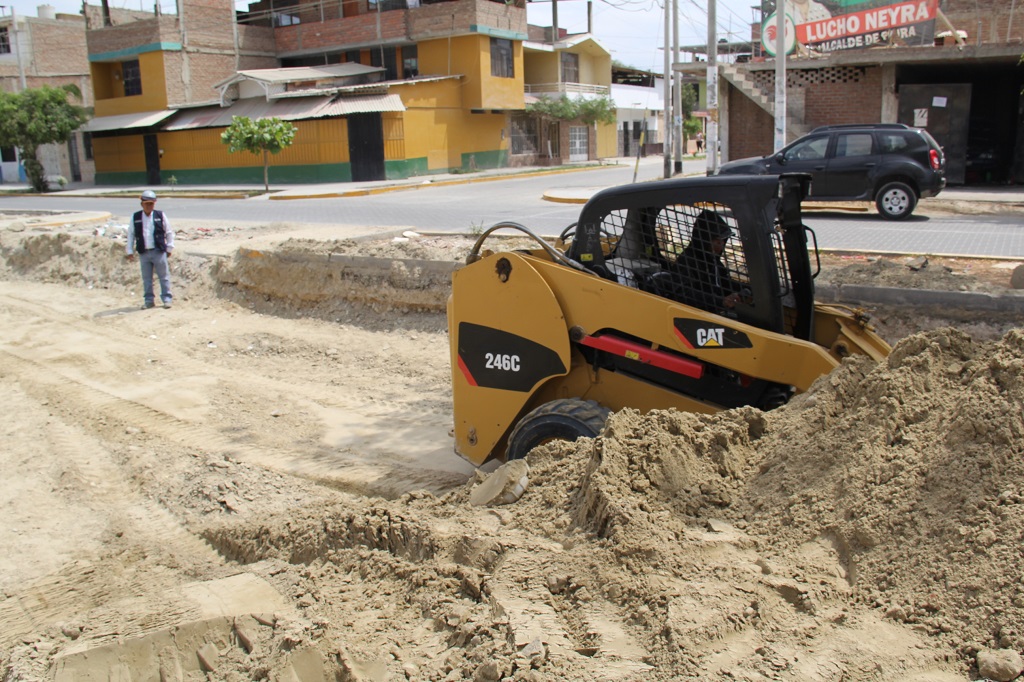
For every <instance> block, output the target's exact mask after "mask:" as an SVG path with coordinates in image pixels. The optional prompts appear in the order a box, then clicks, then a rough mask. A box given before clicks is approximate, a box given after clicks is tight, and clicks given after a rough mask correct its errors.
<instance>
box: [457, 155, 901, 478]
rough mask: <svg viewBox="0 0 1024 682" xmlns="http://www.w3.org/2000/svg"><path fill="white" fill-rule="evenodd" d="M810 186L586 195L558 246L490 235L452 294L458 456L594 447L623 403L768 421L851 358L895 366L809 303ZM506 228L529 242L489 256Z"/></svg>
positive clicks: (838, 315)
mask: <svg viewBox="0 0 1024 682" xmlns="http://www.w3.org/2000/svg"><path fill="white" fill-rule="evenodd" d="M809 185H810V178H809V176H806V175H781V176H716V177H701V178H690V179H678V180H664V181H659V182H651V183H641V184H633V185H626V186H622V187H615V188H611V189H606V190H604V191H602V192H600V193H598V194H596V195H594V197H593V198H591V199H590V201H588V202H587V203H586V205H585V206H584V207H583V210H582V211H581V213H580V217H579V220H578V221H577V222H576V223H574V224H573V225H570V226H569V227H568V228H566V230H565V231H564V232H563V233H562V234H561V235H560V236H559V238H558V239H557V240H552V241H551V242H549V241H546V240H545V239H542V238H541V237H539V236H537V235H535V234H534V233H533V232H531V231H530V230H529V229H527V228H526V227H523V226H522V225H518V224H515V223H499V224H497V225H494V226H493V227H491V228H489V229H488V230H486V231H485V232H484V233H483V234H482V235H481V236H480V238H479V239H478V240H477V242H476V244H475V245H474V246H473V249H472V250H471V252H470V254H469V255H468V256H467V259H466V266H465V267H463V268H461V269H459V270H458V271H457V272H456V273H455V274H454V275H453V277H452V293H451V297H450V298H449V300H448V329H449V338H450V339H451V366H452V385H453V400H454V417H455V429H454V435H455V451H456V452H457V453H458V454H459V455H460V456H462V457H464V458H466V459H467V460H469V461H470V462H472V463H474V464H477V465H480V464H483V463H484V462H487V461H488V460H491V459H498V460H507V459H516V458H520V457H525V456H526V455H527V453H529V452H530V450H531V449H532V448H534V447H536V446H537V445H540V444H542V443H545V442H547V441H550V440H554V439H563V440H575V439H577V438H579V437H583V436H586V437H593V436H596V435H598V434H599V433H600V431H601V429H602V428H603V426H604V423H605V420H606V419H607V417H608V414H609V413H610V412H613V411H615V410H619V409H622V408H624V407H631V408H635V409H638V410H641V411H643V412H646V411H649V410H654V409H667V408H675V409H678V410H685V411H693V412H704V413H712V412H716V411H719V410H723V409H729V408H733V407H739V406H743V405H752V406H755V407H758V408H761V409H765V410H769V409H772V408H774V407H778V406H779V405H782V404H784V403H786V402H787V401H788V400H789V399H790V397H792V396H793V395H794V394H795V393H799V392H802V391H806V390H807V388H808V387H809V386H810V385H811V383H812V382H813V381H814V380H815V379H817V378H818V377H819V376H821V375H823V374H827V373H828V372H830V371H831V370H832V369H833V368H834V367H836V366H837V365H838V364H839V362H840V361H841V360H842V359H843V358H844V357H846V356H848V355H850V354H853V353H863V354H867V355H869V356H871V357H872V358H875V359H881V358H883V357H885V356H886V355H887V354H888V353H889V350H890V348H889V346H888V344H886V343H885V341H883V340H882V339H881V338H880V337H879V336H877V335H876V334H875V333H874V331H873V330H872V328H871V327H870V325H869V324H868V319H867V316H866V315H864V313H863V312H862V311H859V310H850V309H847V308H843V307H838V306H828V305H816V304H815V302H814V277H815V275H816V274H817V269H818V258H817V247H816V244H814V242H813V233H811V232H810V230H809V228H807V227H805V226H804V225H803V222H802V219H801V213H800V202H801V201H802V200H803V198H804V197H805V196H806V195H807V190H808V187H809ZM498 230H501V231H502V232H508V231H510V230H517V231H520V232H523V233H525V234H527V235H529V236H531V237H533V238H534V239H535V240H536V242H537V247H536V248H535V249H530V250H522V251H498V252H491V251H488V250H484V249H483V244H484V242H485V241H486V240H487V238H488V237H489V236H490V235H492V234H494V233H495V232H496V231H498ZM809 237H810V238H811V239H810V240H809ZM493 241H494V242H497V241H498V240H493Z"/></svg>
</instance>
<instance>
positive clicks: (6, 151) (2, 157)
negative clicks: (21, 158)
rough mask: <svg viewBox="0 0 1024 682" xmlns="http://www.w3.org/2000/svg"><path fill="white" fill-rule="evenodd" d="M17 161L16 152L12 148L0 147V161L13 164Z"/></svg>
mask: <svg viewBox="0 0 1024 682" xmlns="http://www.w3.org/2000/svg"><path fill="white" fill-rule="evenodd" d="M17 160H18V152H17V150H16V149H15V148H14V147H0V161H3V162H4V163H13V162H15V161H17Z"/></svg>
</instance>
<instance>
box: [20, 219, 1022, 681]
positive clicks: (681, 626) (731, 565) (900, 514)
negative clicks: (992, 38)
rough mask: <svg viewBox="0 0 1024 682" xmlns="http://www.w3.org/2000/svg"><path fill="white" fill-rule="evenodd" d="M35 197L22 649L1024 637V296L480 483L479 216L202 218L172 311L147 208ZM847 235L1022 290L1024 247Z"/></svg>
mask: <svg viewBox="0 0 1024 682" xmlns="http://www.w3.org/2000/svg"><path fill="white" fill-rule="evenodd" d="M2 227H3V229H0V258H2V261H0V270H2V273H3V279H2V281H0V330H2V331H0V395H2V396H3V397H4V402H5V404H6V405H8V409H6V410H3V411H2V412H0V429H2V433H3V437H4V438H3V440H4V447H3V448H2V450H0V466H2V470H3V472H4V474H3V475H4V478H5V481H4V483H5V485H3V486H2V488H0V518H2V519H3V523H2V524H0V677H2V679H3V680H12V681H13V680H75V681H79V682H80V681H83V680H108V679H118V680H129V679H131V680H135V679H140V680H141V679H153V680H201V679H204V680H205V679H208V680H264V679H265V680H301V681H302V682H307V681H311V680H318V681H319V680H406V679H408V680H462V679H468V680H475V681H480V682H483V681H489V680H501V679H513V680H678V679H694V680H908V681H909V680H914V681H921V682H923V681H925V680H928V681H938V682H942V681H944V680H965V679H976V678H978V677H979V675H983V674H984V675H987V676H989V677H991V678H992V679H1005V680H1010V679H1013V677H1015V676H1016V674H1018V673H1019V672H1020V670H1021V669H1024V663H1021V660H1020V656H1019V652H1021V651H1022V650H1024V577H1022V575H1024V565H1022V562H1021V558H1020V552H1019V543H1020V538H1021V537H1024V504H1022V503H1024V464H1022V463H1021V461H1022V457H1021V455H1024V426H1022V424H1024V415H1022V413H1021V405H1022V404H1024V382H1022V380H1021V376H1022V370H1024V336H1022V332H1021V331H1020V330H1019V329H1015V325H1016V324H1019V320H996V319H991V318H990V317H989V316H984V315H971V314H960V315H954V314H953V313H954V312H955V311H949V312H950V315H949V316H948V318H947V317H943V316H936V315H934V314H933V315H929V316H923V315H919V314H915V313H913V312H912V311H906V310H892V311H886V310H880V311H875V312H876V318H877V319H878V320H879V326H880V330H881V331H882V333H883V334H884V335H885V336H886V337H887V338H888V339H889V340H890V341H891V342H893V343H895V344H897V345H896V349H895V351H894V352H893V354H892V356H891V357H890V359H889V361H888V362H886V363H883V364H881V365H878V366H872V365H870V364H869V363H865V362H857V361H849V362H848V363H846V364H844V365H843V367H841V368H840V369H839V370H837V371H836V372H834V373H833V374H832V375H830V376H829V377H825V378H823V379H822V380H820V381H819V382H818V383H817V384H815V387H814V388H813V389H812V391H810V392H809V393H808V394H805V395H803V396H800V397H798V398H797V399H796V400H794V401H793V402H792V403H791V404H790V405H788V406H786V407H784V408H781V409H779V410H775V411H773V412H770V413H761V412H759V411H757V410H753V409H740V410H733V411H729V412H725V413H721V414H719V415H715V416H711V417H708V416H694V415H682V414H678V413H674V412H656V413H652V414H651V415H647V416H642V415H639V414H637V413H633V412H631V411H628V410H627V411H624V412H622V413H619V414H617V415H614V416H613V418H612V420H611V422H610V423H609V427H608V429H607V430H606V432H605V434H604V435H603V436H602V437H600V438H598V439H595V440H593V441H590V440H583V441H580V442H578V443H577V444H575V445H565V444H554V445H549V446H545V447H544V448H542V449H540V450H538V451H536V452H535V453H534V456H531V461H530V463H529V464H530V471H529V487H528V489H527V491H526V494H525V495H524V496H523V497H522V498H521V499H520V500H519V501H517V502H515V503H514V504H510V505H506V506H501V507H478V506H474V505H473V504H472V503H471V501H470V497H471V493H472V491H473V490H474V489H475V486H477V485H478V484H479V482H480V481H481V480H483V478H484V477H485V476H486V475H487V473H488V471H490V470H491V469H493V467H488V468H487V470H486V471H483V472H477V471H475V470H474V469H473V468H472V467H471V466H469V465H468V464H466V463H465V462H463V461H462V460H460V459H459V458H457V457H456V456H455V455H454V454H452V441H451V438H450V437H449V435H448V430H449V428H450V427H451V414H450V407H451V391H450V387H449V355H448V341H447V334H446V322H445V319H444V312H443V311H444V300H445V298H446V296H447V291H446V282H447V277H448V273H449V272H450V267H451V265H452V264H454V263H457V262H459V261H460V259H461V258H462V256H463V255H464V254H465V252H466V251H467V250H468V246H469V244H470V241H471V240H470V239H463V240H454V239H451V238H445V239H442V238H437V237H430V236H422V235H410V236H409V237H400V238H398V239H397V240H396V239H391V238H387V239H376V240H341V241H337V240H323V239H315V238H314V236H315V235H314V234H313V231H312V230H304V229H303V228H302V227H301V226H260V225H253V226H246V225H232V224H226V223H220V224H213V223H198V222H197V223H194V224H180V225H178V226H177V227H178V229H179V252H178V254H177V255H176V256H175V258H174V259H173V277H174V280H175V286H176V302H175V307H174V308H173V309H171V310H162V309H159V308H158V309H155V310H147V311H142V310H139V309H138V305H139V303H140V298H141V296H140V293H139V284H138V282H137V280H138V276H137V271H136V266H130V265H126V264H125V263H124V262H123V245H122V242H120V241H118V237H119V231H118V230H119V228H118V225H116V224H111V225H107V226H103V227H101V228H81V227H76V228H68V229H61V228H33V227H32V226H31V225H26V224H25V222H24V221H19V220H18V219H17V217H14V216H8V217H7V220H6V222H4V223H2ZM367 257H372V258H376V259H380V260H379V261H374V260H368V259H367ZM325 260H330V262H331V263H334V264H335V266H337V264H338V263H340V264H341V265H342V269H343V271H344V272H345V273H347V274H346V275H345V276H343V277H338V278H334V279H324V278H323V276H322V274H320V273H322V265H323V263H324V262H325ZM826 265H827V268H826V272H825V273H823V279H822V281H823V282H824V281H826V280H825V279H824V278H829V281H832V282H842V281H853V282H858V281H876V282H885V283H887V284H889V285H897V286H918V287H923V288H948V289H955V290H982V291H992V292H998V291H999V290H1001V289H1005V288H1006V286H1007V283H1008V281H1009V278H1010V272H1011V271H1012V268H1014V267H1015V266H1016V265H1017V264H1016V263H1009V262H1007V263H1000V262H995V261H972V262H959V263H958V262H939V261H932V262H929V263H928V265H927V266H926V267H924V268H922V267H921V263H920V261H903V260H901V259H885V260H876V259H866V258H863V257H854V256H835V257H831V258H830V259H828V260H827V262H826ZM950 325H955V326H956V327H958V328H959V329H953V328H952V327H951V326H950ZM922 330H926V331H924V332H922Z"/></svg>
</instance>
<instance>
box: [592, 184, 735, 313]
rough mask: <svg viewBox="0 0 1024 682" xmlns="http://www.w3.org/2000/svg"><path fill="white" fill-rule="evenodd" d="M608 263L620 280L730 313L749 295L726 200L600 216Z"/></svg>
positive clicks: (730, 212)
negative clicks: (720, 202) (722, 202)
mask: <svg viewBox="0 0 1024 682" xmlns="http://www.w3.org/2000/svg"><path fill="white" fill-rule="evenodd" d="M601 230H602V234H603V236H604V238H605V240H606V243H607V244H608V247H609V248H608V250H607V255H606V256H605V266H606V267H607V269H608V272H609V273H610V275H611V276H612V277H613V278H614V279H616V280H617V281H618V282H619V283H620V284H624V285H627V286H631V287H636V288H639V289H641V290H643V291H647V292H649V293H653V294H657V295H659V296H663V297H665V298H669V299H672V300H674V301H678V302H680V303H684V304H686V305H692V306H695V307H698V308H701V309H703V310H707V311H709V312H714V313H718V314H728V313H729V311H730V310H731V309H732V308H733V307H735V305H736V304H737V303H739V302H740V301H741V300H742V301H743V302H745V303H746V304H747V305H750V304H752V301H751V300H750V288H749V285H750V276H749V272H748V269H747V261H746V258H745V257H744V249H743V244H742V241H741V239H740V236H739V232H738V230H737V229H736V219H735V218H734V217H733V215H732V211H731V210H730V209H729V207H727V206H724V205H722V204H700V205H696V206H691V205H671V206H663V207H660V206H659V207H649V208H643V209H630V210H615V211H612V212H610V213H609V214H607V215H606V216H605V217H604V218H603V220H602V221H601Z"/></svg>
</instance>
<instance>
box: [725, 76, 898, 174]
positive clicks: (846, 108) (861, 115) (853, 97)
mask: <svg viewBox="0 0 1024 682" xmlns="http://www.w3.org/2000/svg"><path fill="white" fill-rule="evenodd" d="M751 75H752V76H753V77H754V82H755V83H757V84H758V86H759V87H760V88H761V91H762V92H764V93H765V94H767V95H768V96H769V98H772V97H774V93H775V72H774V71H755V72H752V74H751ZM786 81H787V84H786V99H787V103H788V104H789V107H788V108H789V110H790V111H791V112H793V113H794V115H795V116H797V117H799V118H800V119H802V122H803V123H804V124H805V125H806V126H808V127H809V128H813V127H815V126H822V125H837V124H842V123H879V122H881V120H882V69H881V68H880V67H863V66H843V67H829V68H824V69H794V70H791V71H788V72H787V74H786ZM774 141H775V122H774V119H773V118H772V117H771V116H770V115H769V114H768V112H766V111H764V110H763V109H761V107H759V106H757V105H756V104H754V102H753V101H752V100H751V99H750V98H748V97H747V96H746V95H744V94H743V93H741V92H740V91H739V90H737V89H736V88H733V87H731V86H730V88H729V158H730V159H742V158H745V157H748V156H763V155H765V154H769V153H771V151H772V149H773V148H774V145H775V142H774ZM790 141H791V140H790Z"/></svg>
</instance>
